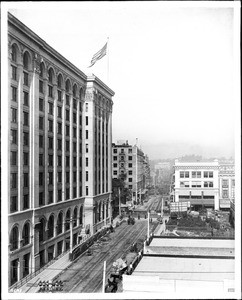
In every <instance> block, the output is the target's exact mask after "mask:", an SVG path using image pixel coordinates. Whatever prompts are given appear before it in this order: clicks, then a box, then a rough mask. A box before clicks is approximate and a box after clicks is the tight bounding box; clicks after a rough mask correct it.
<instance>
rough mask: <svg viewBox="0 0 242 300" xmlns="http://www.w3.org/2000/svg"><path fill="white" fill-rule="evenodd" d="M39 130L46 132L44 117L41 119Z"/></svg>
mask: <svg viewBox="0 0 242 300" xmlns="http://www.w3.org/2000/svg"><path fill="white" fill-rule="evenodd" d="M39 129H40V130H44V117H39Z"/></svg>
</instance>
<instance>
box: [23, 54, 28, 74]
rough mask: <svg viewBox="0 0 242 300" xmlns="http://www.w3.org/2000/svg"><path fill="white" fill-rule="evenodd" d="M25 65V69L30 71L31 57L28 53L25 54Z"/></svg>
mask: <svg viewBox="0 0 242 300" xmlns="http://www.w3.org/2000/svg"><path fill="white" fill-rule="evenodd" d="M23 64H24V69H26V70H28V69H29V55H28V53H27V52H24V57H23Z"/></svg>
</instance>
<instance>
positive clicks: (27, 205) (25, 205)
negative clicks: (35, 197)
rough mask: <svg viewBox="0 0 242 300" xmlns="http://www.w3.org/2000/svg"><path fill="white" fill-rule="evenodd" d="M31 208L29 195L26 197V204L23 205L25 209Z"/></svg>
mask: <svg viewBox="0 0 242 300" xmlns="http://www.w3.org/2000/svg"><path fill="white" fill-rule="evenodd" d="M28 208H29V195H28V194H27V195H24V203H23V209H28Z"/></svg>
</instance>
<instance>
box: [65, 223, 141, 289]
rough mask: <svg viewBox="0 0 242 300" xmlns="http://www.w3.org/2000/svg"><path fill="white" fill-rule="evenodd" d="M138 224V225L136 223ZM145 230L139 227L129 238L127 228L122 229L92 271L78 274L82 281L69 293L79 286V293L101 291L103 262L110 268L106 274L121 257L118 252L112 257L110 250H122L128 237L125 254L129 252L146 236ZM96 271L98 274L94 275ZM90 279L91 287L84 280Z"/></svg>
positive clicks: (131, 232) (95, 263)
mask: <svg viewBox="0 0 242 300" xmlns="http://www.w3.org/2000/svg"><path fill="white" fill-rule="evenodd" d="M136 224H138V223H136ZM145 230H146V228H145V227H144V228H139V226H137V228H136V230H135V231H130V232H129V235H128V236H127V235H124V234H125V228H124V229H122V230H121V231H120V232H118V235H117V236H116V237H115V239H116V240H115V241H114V242H113V243H110V244H109V250H107V251H106V252H105V253H104V254H103V255H101V257H99V258H98V259H97V261H95V262H94V265H93V266H92V267H91V268H90V269H88V271H86V272H84V273H83V274H80V273H81V272H82V271H81V272H78V273H79V274H80V275H81V276H80V275H79V277H81V280H79V281H78V282H76V284H75V286H73V287H72V288H71V290H70V291H69V292H72V291H73V290H75V289H77V288H78V286H79V285H80V288H81V289H80V290H79V292H93V291H96V290H99V289H101V287H102V269H103V265H102V262H103V261H105V260H106V263H107V266H108V267H107V270H106V272H107V273H108V272H110V271H111V268H112V263H113V262H114V261H115V260H116V259H117V258H119V257H120V253H117V252H115V253H113V254H112V255H111V256H110V249H112V251H113V250H114V248H116V249H118V248H119V249H120V248H121V247H120V246H121V243H122V242H123V238H124V237H125V239H126V237H127V242H126V243H125V246H126V245H127V246H126V248H125V251H123V253H124V252H127V251H128V249H129V248H130V245H131V244H132V242H135V241H137V240H138V239H139V237H141V236H142V235H143V234H144V232H145ZM102 246H103V247H102V248H104V249H105V248H106V247H107V245H102ZM118 246H119V247H118ZM100 248H101V247H100ZM100 250H101V249H100ZM101 251H102V250H101ZM99 253H100V252H99ZM100 254H101V253H100ZM105 258H106V259H105ZM94 270H95V271H96V272H95V274H94V275H93V271H94ZM79 271H80V270H79ZM78 273H77V274H78ZM90 277H92V283H91V286H90V281H89V280H87V281H86V280H85V281H86V283H85V282H83V278H85V279H87V278H90Z"/></svg>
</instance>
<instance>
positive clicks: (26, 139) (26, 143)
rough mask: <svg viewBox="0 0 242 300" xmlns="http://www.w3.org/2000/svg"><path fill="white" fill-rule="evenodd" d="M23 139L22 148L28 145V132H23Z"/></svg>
mask: <svg viewBox="0 0 242 300" xmlns="http://www.w3.org/2000/svg"><path fill="white" fill-rule="evenodd" d="M23 135H24V136H23V139H24V146H28V145H29V133H28V132H24V134H23Z"/></svg>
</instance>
